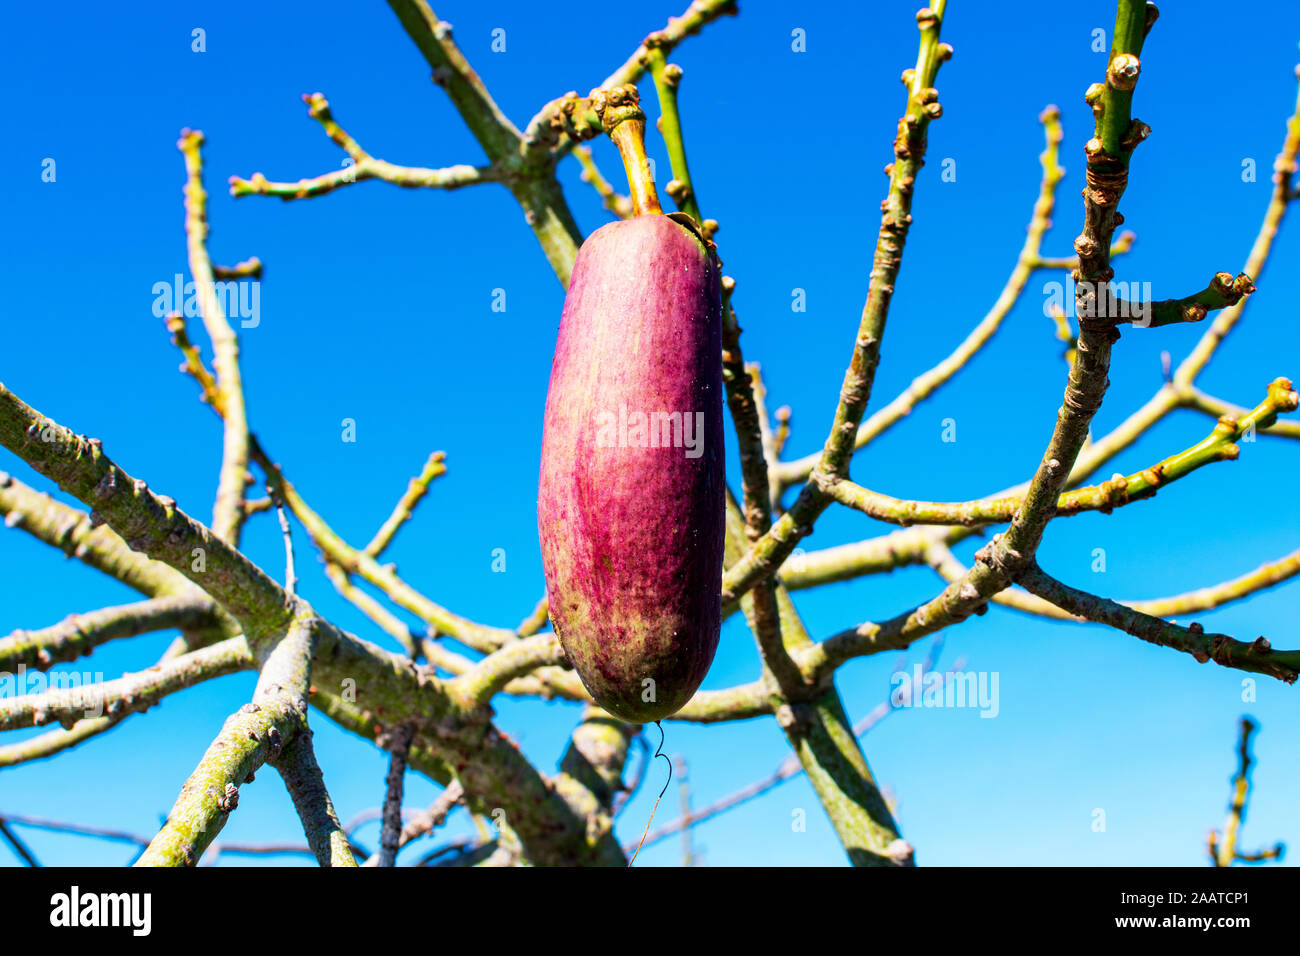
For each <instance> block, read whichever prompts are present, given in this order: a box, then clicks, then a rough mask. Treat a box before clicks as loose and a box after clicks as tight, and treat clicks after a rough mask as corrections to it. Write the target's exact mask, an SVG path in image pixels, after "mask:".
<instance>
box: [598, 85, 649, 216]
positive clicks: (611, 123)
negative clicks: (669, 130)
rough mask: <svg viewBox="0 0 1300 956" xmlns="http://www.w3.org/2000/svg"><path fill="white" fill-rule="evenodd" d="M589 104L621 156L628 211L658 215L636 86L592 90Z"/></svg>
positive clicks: (642, 113)
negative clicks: (626, 183) (627, 191)
mask: <svg viewBox="0 0 1300 956" xmlns="http://www.w3.org/2000/svg"><path fill="white" fill-rule="evenodd" d="M591 105H592V108H593V109H594V110H595V111H596V114H597V115H598V116H599V117H600V122H601V126H603V127H604V129H605V132H606V133H607V134H608V135H609V138H610V139H612V140H613V141H614V145H615V146H617V147H618V154H619V156H621V157H622V158H623V169H624V170H625V171H626V172H627V182H628V186H629V189H630V192H631V195H632V215H633V216H648V215H662V214H663V207H662V206H660V205H659V194H658V192H656V191H655V178H654V173H653V172H652V171H651V169H650V158H649V157H648V156H647V155H646V151H645V113H644V112H642V110H641V104H640V102H639V97H638V95H637V90H636V87H635V86H632V85H630V84H629V85H627V86H617V87H615V88H614V89H611V90H596V91H594V92H593V93H592V94H591Z"/></svg>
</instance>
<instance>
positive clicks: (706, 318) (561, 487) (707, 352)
mask: <svg viewBox="0 0 1300 956" xmlns="http://www.w3.org/2000/svg"><path fill="white" fill-rule="evenodd" d="M683 218H684V217H683ZM720 294H721V290H720V274H719V267H718V261H717V259H716V258H715V257H714V256H713V254H712V252H711V251H710V250H709V249H708V248H706V245H705V243H704V242H703V240H702V239H701V238H700V237H699V236H698V235H697V233H696V232H695V231H694V230H693V229H691V228H688V227H687V226H685V225H683V224H682V223H681V222H678V221H677V220H676V219H675V218H672V217H670V216H665V215H657V214H651V215H639V216H636V217H635V218H633V219H629V220H627V221H624V222H616V223H611V224H609V225H607V226H604V227H602V228H600V229H598V230H597V231H596V232H594V233H593V234H592V235H591V236H590V237H589V238H588V239H587V241H586V242H585V243H584V244H583V246H582V248H581V249H580V250H579V252H578V257H577V261H576V263H575V264H574V268H573V274H572V278H571V279H570V282H569V292H568V296H567V298H566V299H565V303H564V312H563V315H562V317H561V319H560V332H559V338H558V341H557V343H556V348H555V361H554V364H553V366H552V368H551V382H550V390H549V392H548V394H547V398H546V418H545V425H544V430H543V433H542V462H541V481H540V485H539V489H538V502H537V516H538V530H539V532H540V536H541V551H542V566H543V568H544V569H545V572H546V591H547V595H548V599H549V604H550V615H551V621H552V623H553V624H554V626H555V630H556V632H557V633H558V635H559V638H560V641H561V643H562V644H563V645H564V649H565V651H566V652H567V654H568V657H569V660H570V661H571V662H572V663H573V666H574V668H575V670H576V671H577V673H578V676H579V677H580V678H581V679H582V682H583V684H584V685H585V686H586V688H587V690H588V691H590V692H591V695H592V697H593V698H595V700H596V703H598V704H599V705H600V706H601V707H603V708H604V709H605V710H607V711H609V712H610V713H611V714H613V715H615V716H616V717H620V718H622V719H624V720H628V721H632V722H635V723H646V722H649V721H654V720H659V719H661V718H663V717H667V716H668V715H670V714H672V713H674V712H676V711H677V710H679V709H680V708H681V707H682V705H683V704H685V703H686V701H688V700H689V699H690V698H691V695H692V694H694V693H695V691H696V689H697V688H698V687H699V685H700V681H702V680H703V679H704V675H705V673H706V672H707V671H708V669H709V665H710V664H711V663H712V661H713V654H714V651H715V650H716V649H717V645H718V629H719V625H720V618H721V604H720V597H719V594H720V584H721V579H722V548H723V534H724V522H725V511H724V500H723V495H724V480H725V479H724V474H723V444H722V442H723V437H722V352H721V332H722V330H721V306H720Z"/></svg>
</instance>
